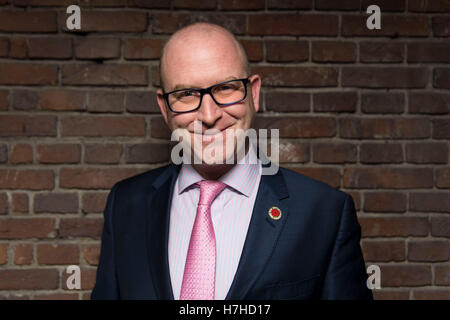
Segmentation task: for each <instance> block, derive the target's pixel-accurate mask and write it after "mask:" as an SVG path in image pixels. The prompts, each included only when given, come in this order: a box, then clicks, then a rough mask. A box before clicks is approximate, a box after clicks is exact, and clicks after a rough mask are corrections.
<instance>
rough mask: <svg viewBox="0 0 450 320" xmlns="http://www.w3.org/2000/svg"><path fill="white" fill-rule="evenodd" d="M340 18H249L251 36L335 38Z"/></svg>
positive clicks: (264, 16) (265, 16) (288, 16)
mask: <svg viewBox="0 0 450 320" xmlns="http://www.w3.org/2000/svg"><path fill="white" fill-rule="evenodd" d="M337 33H338V17H337V16H335V15H324V14H301V15H300V14H288V13H286V14H285V13H283V14H274V13H265V14H255V15H250V16H249V17H248V34H249V35H289V36H335V35H337Z"/></svg>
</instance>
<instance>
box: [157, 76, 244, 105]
mask: <svg viewBox="0 0 450 320" xmlns="http://www.w3.org/2000/svg"><path fill="white" fill-rule="evenodd" d="M249 82H250V80H249V79H248V78H244V79H235V80H229V81H224V82H221V83H217V84H215V85H212V86H211V87H208V88H204V89H201V88H188V89H178V90H174V91H171V92H167V93H163V98H164V99H165V100H166V103H167V106H168V107H169V109H170V111H172V112H175V113H185V112H192V111H195V110H197V109H199V108H200V105H201V104H202V99H203V95H205V94H209V95H210V96H211V98H212V99H213V100H214V102H215V103H216V104H217V105H219V106H229V105H232V104H235V103H238V102H240V101H242V100H244V99H245V98H246V97H247V84H248V83H249Z"/></svg>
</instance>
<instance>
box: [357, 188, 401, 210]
mask: <svg viewBox="0 0 450 320" xmlns="http://www.w3.org/2000/svg"><path fill="white" fill-rule="evenodd" d="M406 209H407V198H406V194H405V193H400V192H365V193H364V211H365V212H405V211H406Z"/></svg>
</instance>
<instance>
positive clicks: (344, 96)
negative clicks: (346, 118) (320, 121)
mask: <svg viewBox="0 0 450 320" xmlns="http://www.w3.org/2000/svg"><path fill="white" fill-rule="evenodd" d="M313 101H314V111H315V112H355V111H356V104H357V101H358V96H357V94H356V92H320V93H315V94H313Z"/></svg>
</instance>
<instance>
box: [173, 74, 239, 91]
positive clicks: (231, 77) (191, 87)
mask: <svg viewBox="0 0 450 320" xmlns="http://www.w3.org/2000/svg"><path fill="white" fill-rule="evenodd" d="M236 79H239V78H237V77H235V76H230V77H226V78H224V79H222V80H220V81H217V82H215V83H214V84H213V85H215V84H218V83H222V82H225V81H229V80H236ZM180 89H200V87H193V86H189V85H188V84H177V85H176V86H175V87H174V88H173V89H172V90H170V91H175V90H180Z"/></svg>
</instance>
